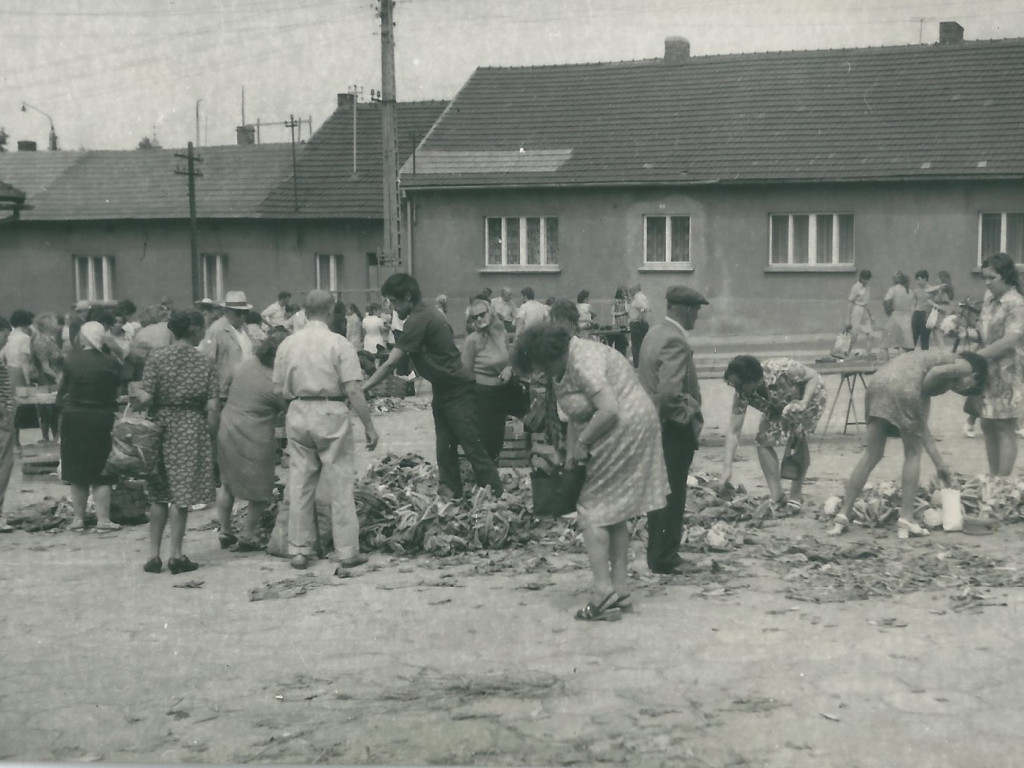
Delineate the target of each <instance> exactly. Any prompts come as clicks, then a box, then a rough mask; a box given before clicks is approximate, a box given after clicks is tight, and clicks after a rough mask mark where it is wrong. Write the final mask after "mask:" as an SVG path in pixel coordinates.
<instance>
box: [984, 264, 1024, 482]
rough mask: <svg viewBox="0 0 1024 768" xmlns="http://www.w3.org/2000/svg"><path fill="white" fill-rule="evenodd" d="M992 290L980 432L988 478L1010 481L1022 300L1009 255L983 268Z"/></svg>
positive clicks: (1023, 404) (1023, 401)
mask: <svg viewBox="0 0 1024 768" xmlns="http://www.w3.org/2000/svg"><path fill="white" fill-rule="evenodd" d="M981 276H982V278H983V279H984V281H985V286H986V287H987V289H988V290H986V291H985V298H984V301H983V302H982V307H981V321H980V322H979V328H980V330H981V343H982V345H983V346H982V348H981V349H979V350H978V354H979V355H981V356H982V357H984V358H985V360H986V361H987V362H988V368H989V372H988V383H987V384H986V385H985V392H984V394H983V395H982V403H981V414H980V415H981V431H982V434H984V436H985V453H986V454H987V456H988V468H989V472H991V473H992V474H993V475H1009V474H1010V472H1011V471H1013V465H1014V464H1015V463H1016V461H1017V435H1016V434H1015V431H1016V429H1017V419H1019V418H1021V417H1022V416H1024V297H1022V296H1021V294H1020V289H1021V285H1020V275H1019V274H1018V272H1017V265H1016V264H1014V262H1013V259H1012V258H1010V257H1009V256H1007V255H1006V254H1005V253H997V254H994V255H993V256H989V257H988V258H987V259H985V261H984V262H983V263H982V265H981Z"/></svg>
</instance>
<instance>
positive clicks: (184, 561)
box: [167, 555, 199, 573]
mask: <svg viewBox="0 0 1024 768" xmlns="http://www.w3.org/2000/svg"><path fill="white" fill-rule="evenodd" d="M198 567H199V563H193V562H192V561H191V560H189V559H188V558H187V557H185V556H184V555H182V556H181V557H172V558H171V559H170V560H168V561H167V570H169V571H170V572H171V573H188V572H189V571H194V570H195V569H196V568H198Z"/></svg>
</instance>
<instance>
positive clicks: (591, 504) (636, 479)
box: [513, 321, 668, 621]
mask: <svg viewBox="0 0 1024 768" xmlns="http://www.w3.org/2000/svg"><path fill="white" fill-rule="evenodd" d="M513 360H514V363H515V365H516V367H517V368H519V369H521V370H523V371H526V372H530V371H539V372H542V373H544V374H546V375H548V376H550V377H551V379H552V380H553V382H554V390H555V396H556V398H557V399H558V405H559V407H560V408H561V409H562V411H563V412H564V413H565V414H566V415H567V416H568V417H569V429H568V434H567V438H566V467H567V468H571V467H573V466H575V465H576V464H577V463H586V468H587V474H586V480H585V482H584V484H583V489H582V491H581V493H580V497H579V501H578V502H577V512H578V513H579V522H580V527H581V528H582V529H583V540H584V543H585V544H586V547H587V556H588V557H589V559H590V568H591V570H592V572H593V575H594V591H593V599H592V600H591V601H590V602H588V603H587V605H586V606H585V607H583V608H581V609H580V610H578V611H577V612H576V618H577V619H582V620H586V621H595V620H615V619H618V618H621V613H622V611H623V610H630V609H631V608H632V602H631V600H630V597H629V587H628V584H627V582H626V578H627V575H626V561H627V555H628V553H629V531H628V529H627V527H626V521H627V520H629V519H630V518H632V517H636V516H638V515H642V514H645V513H647V512H649V511H651V510H655V509H661V508H662V507H664V506H665V499H666V496H667V495H668V477H667V475H666V472H665V460H664V457H663V456H662V452H661V428H660V426H659V423H658V415H657V413H656V412H655V410H654V405H653V404H652V403H651V399H650V398H649V397H648V396H647V394H646V393H645V392H644V390H643V388H642V387H641V386H640V381H639V380H638V379H637V377H636V373H635V371H634V370H633V366H632V365H631V364H630V362H629V361H627V360H626V358H625V357H623V356H622V355H621V354H619V353H618V352H616V351H615V350H613V349H612V348H611V347H608V346H606V345H604V344H600V343H598V342H596V341H588V340H585V339H579V338H575V337H573V336H572V335H571V334H570V333H569V332H568V330H567V329H566V328H564V327H559V326H558V325H556V324H554V323H551V322H549V321H546V322H543V323H538V324H536V325H533V326H531V327H529V328H527V329H526V330H525V331H523V333H522V334H520V338H519V339H517V341H516V345H515V349H514V351H513Z"/></svg>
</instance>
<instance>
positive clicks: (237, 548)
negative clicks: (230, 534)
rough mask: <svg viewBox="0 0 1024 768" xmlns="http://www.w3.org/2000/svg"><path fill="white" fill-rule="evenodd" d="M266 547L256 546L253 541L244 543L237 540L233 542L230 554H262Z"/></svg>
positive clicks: (242, 540) (241, 540) (243, 540)
mask: <svg viewBox="0 0 1024 768" xmlns="http://www.w3.org/2000/svg"><path fill="white" fill-rule="evenodd" d="M264 549H266V547H264V546H261V545H259V544H257V543H256V542H254V541H246V540H245V539H239V540H238V541H236V542H235V545H234V546H233V547H231V551H232V552H262V551H263V550H264Z"/></svg>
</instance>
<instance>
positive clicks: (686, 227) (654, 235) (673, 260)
mask: <svg viewBox="0 0 1024 768" xmlns="http://www.w3.org/2000/svg"><path fill="white" fill-rule="evenodd" d="M689 263H690V217H689V216H645V217H644V266H657V265H666V266H668V265H671V264H680V265H682V264H687V265H688V264H689Z"/></svg>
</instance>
